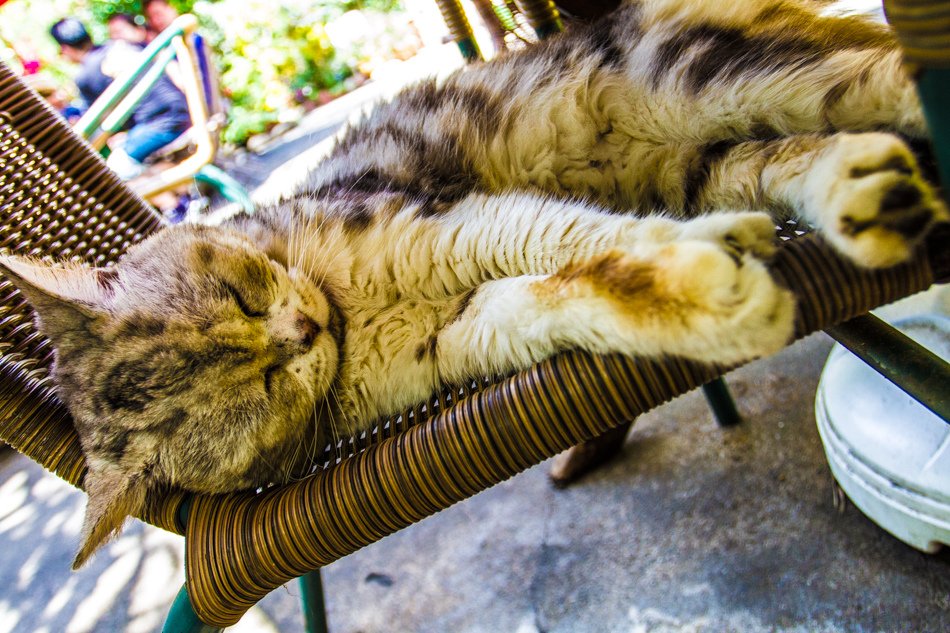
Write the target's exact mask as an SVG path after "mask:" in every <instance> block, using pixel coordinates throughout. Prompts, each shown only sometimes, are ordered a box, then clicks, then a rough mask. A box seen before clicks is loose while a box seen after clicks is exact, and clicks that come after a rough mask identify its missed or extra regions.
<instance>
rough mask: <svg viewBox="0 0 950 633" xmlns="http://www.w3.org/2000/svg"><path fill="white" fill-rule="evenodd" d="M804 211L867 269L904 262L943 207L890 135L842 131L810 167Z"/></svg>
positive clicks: (902, 146)
mask: <svg viewBox="0 0 950 633" xmlns="http://www.w3.org/2000/svg"><path fill="white" fill-rule="evenodd" d="M809 171H810V175H809V177H808V180H807V184H806V187H807V188H808V189H809V191H808V192H807V194H808V195H807V203H808V205H809V206H811V207H812V208H811V209H810V210H809V211H810V212H809V213H808V214H807V215H809V216H811V217H812V218H813V219H814V220H815V221H817V222H818V223H819V225H820V226H821V227H822V228H823V229H824V235H825V236H826V238H827V239H828V240H829V241H830V242H831V243H832V244H833V245H834V246H835V248H837V249H838V250H839V251H840V252H841V253H843V254H844V255H846V256H848V257H849V258H850V259H851V260H852V261H854V262H855V263H857V264H860V265H862V266H866V267H869V268H883V267H887V266H893V265H896V264H899V263H901V262H904V261H906V260H908V259H909V258H910V257H911V255H912V254H913V251H914V249H915V248H916V247H917V245H918V244H919V243H920V242H921V241H922V240H923V238H924V236H925V235H926V233H927V232H928V231H929V230H930V228H931V227H932V226H933V225H934V224H935V223H937V222H941V221H947V220H950V214H948V212H947V208H946V206H945V205H944V204H943V202H941V201H940V199H939V198H938V197H937V196H936V194H935V192H934V191H933V189H932V188H931V187H930V185H928V184H927V183H926V182H925V181H924V180H923V178H922V177H921V175H920V170H919V168H918V166H917V161H916V159H915V158H914V156H913V154H912V153H911V151H910V149H909V148H908V147H907V145H906V144H905V143H904V142H903V141H901V140H900V139H899V138H897V137H895V136H893V135H891V134H883V133H867V134H842V135H839V136H838V137H837V139H836V142H835V144H834V145H833V146H832V147H831V148H830V149H829V151H828V152H826V154H825V155H824V156H823V157H822V158H821V159H820V160H819V161H817V162H816V163H815V165H814V166H813V167H812V168H811V169H810V170H809Z"/></svg>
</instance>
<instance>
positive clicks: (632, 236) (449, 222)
mask: <svg viewBox="0 0 950 633" xmlns="http://www.w3.org/2000/svg"><path fill="white" fill-rule="evenodd" d="M380 235H382V236H383V237H384V238H385V239H380V238H377V237H376V236H375V234H374V233H371V232H370V233H367V234H366V236H365V238H364V239H366V244H365V245H361V246H360V247H359V248H358V249H357V250H359V251H361V252H367V253H374V255H375V260H374V261H377V262H378V261H384V262H388V263H387V264H385V265H382V266H375V267H374V269H375V270H376V271H377V272H379V273H386V274H388V275H391V276H389V277H387V278H386V279H382V280H379V283H381V284H382V285H384V286H385V287H389V288H395V289H398V290H399V291H400V293H401V294H403V295H405V296H418V295H419V294H422V295H423V296H425V297H430V298H436V297H445V296H451V295H454V294H458V293H460V292H465V291H467V290H470V289H472V288H475V287H476V286H478V285H479V284H481V283H483V282H485V281H489V280H492V279H500V278H505V277H517V276H520V275H537V274H550V273H555V272H558V271H560V270H563V269H565V268H567V267H572V266H577V265H579V264H581V263H583V262H585V261H587V260H589V259H590V258H592V257H595V256H597V255H599V254H601V253H604V252H605V251H609V250H620V251H623V252H625V253H627V254H629V255H631V256H635V257H639V258H641V259H644V260H646V259H649V258H650V257H652V256H653V255H654V254H655V252H656V248H657V246H658V245H660V244H669V243H672V242H675V241H678V240H684V239H691V240H701V241H705V242H707V243H710V244H712V245H714V246H715V247H716V248H718V249H720V250H721V251H722V252H724V253H727V254H729V255H731V256H732V257H734V258H736V259H738V258H740V257H742V256H743V255H744V254H749V255H751V256H754V257H758V258H760V259H766V258H768V257H770V256H771V255H772V254H773V252H774V250H775V224H774V222H773V221H772V220H771V218H770V217H769V216H768V215H767V214H765V213H756V212H732V213H730V212H723V213H717V214H711V215H706V216H702V217H698V218H693V219H692V220H689V221H683V220H677V219H673V218H672V217H665V216H663V215H649V216H645V217H637V216H635V215H632V214H618V213H609V212H606V211H604V210H603V209H602V208H599V207H597V206H595V205H591V204H586V203H580V202H574V201H569V200H558V199H554V198H550V197H544V196H536V195H531V194H502V195H484V194H479V195H473V196H470V197H468V198H466V199H465V200H463V201H461V202H459V203H457V204H456V205H454V206H453V207H452V208H451V209H449V210H447V211H446V212H445V213H444V214H443V215H441V216H439V217H432V218H426V219H420V218H418V217H417V216H416V215H415V213H414V212H413V211H412V209H411V208H408V209H406V210H405V211H404V213H403V214H401V215H399V216H397V217H394V218H393V219H392V220H391V221H390V223H389V224H387V225H386V232H385V233H384V234H380ZM393 235H396V236H398V237H397V238H396V239H393V238H392V236H393Z"/></svg>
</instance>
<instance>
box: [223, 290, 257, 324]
mask: <svg viewBox="0 0 950 633" xmlns="http://www.w3.org/2000/svg"><path fill="white" fill-rule="evenodd" d="M221 285H222V287H223V288H224V291H225V292H226V293H227V295H228V296H229V297H230V298H231V299H232V300H233V301H234V303H235V305H237V307H238V309H239V310H240V311H241V313H242V314H243V315H244V316H246V317H247V318H249V319H260V318H263V317H265V316H267V311H266V310H259V309H256V308H255V307H253V306H252V304H251V302H249V301H247V300H246V299H245V297H244V295H242V294H241V292H240V291H239V290H238V289H237V288H235V287H234V286H232V285H231V284H229V283H227V282H222V283H221Z"/></svg>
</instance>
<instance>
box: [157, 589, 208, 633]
mask: <svg viewBox="0 0 950 633" xmlns="http://www.w3.org/2000/svg"><path fill="white" fill-rule="evenodd" d="M221 630H223V629H219V628H217V627H213V626H208V625H207V624H205V623H204V622H202V621H201V620H199V619H198V614H196V613H195V608H194V607H193V606H192V605H191V598H190V597H189V596H188V585H182V587H181V590H180V591H179V592H178V595H177V596H175V602H173V603H172V608H171V610H170V611H169V612H168V618H167V619H166V620H165V626H164V627H162V633H214V632H215V631H221Z"/></svg>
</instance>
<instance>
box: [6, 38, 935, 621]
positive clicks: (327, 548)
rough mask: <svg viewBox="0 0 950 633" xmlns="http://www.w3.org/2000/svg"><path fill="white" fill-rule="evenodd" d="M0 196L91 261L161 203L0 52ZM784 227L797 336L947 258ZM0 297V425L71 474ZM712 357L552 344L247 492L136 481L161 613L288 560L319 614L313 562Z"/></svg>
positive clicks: (71, 448) (704, 369) (393, 527)
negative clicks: (153, 529)
mask: <svg viewBox="0 0 950 633" xmlns="http://www.w3.org/2000/svg"><path fill="white" fill-rule="evenodd" d="M917 59H918V60H924V61H926V60H925V59H924V57H923V56H921V57H918V58H917ZM944 61H950V56H948V57H946V58H945V60H944ZM948 65H950V64H948ZM928 72H929V71H928ZM937 85H938V86H939V85H941V84H940V82H937ZM944 85H945V84H944ZM946 148H947V149H950V143H948V144H947V145H946ZM945 164H950V163H945ZM0 214H2V223H0V249H4V250H7V251H9V252H14V253H21V254H30V255H40V256H47V255H48V256H51V257H55V258H77V259H81V260H83V261H87V262H90V263H94V264H97V265H104V264H105V263H107V262H111V261H114V260H115V259H117V258H118V257H119V256H120V255H121V254H122V252H123V251H124V250H125V249H126V248H127V247H128V246H129V245H130V244H132V243H134V242H136V241H137V240H139V239H141V238H142V237H144V236H145V235H147V234H149V233H151V232H152V231H155V230H158V229H159V228H160V227H161V218H160V217H159V216H158V215H157V214H156V213H155V212H154V211H152V210H151V209H150V208H149V207H148V206H147V205H145V204H144V203H143V202H142V201H141V200H140V199H139V198H137V197H136V196H135V195H134V194H133V193H132V192H131V191H130V190H128V189H127V188H126V187H125V186H124V185H123V184H122V183H121V182H120V181H119V180H118V179H117V178H115V177H114V176H113V175H112V174H111V173H110V172H108V171H107V170H106V169H105V167H104V164H103V162H102V161H101V160H100V158H99V157H98V155H97V154H96V153H95V152H93V151H91V149H90V148H89V147H88V146H87V145H86V144H85V143H84V142H83V141H82V140H81V139H80V138H79V137H78V136H77V135H75V134H74V133H73V131H72V130H71V129H70V128H69V127H68V126H67V125H66V124H65V123H64V122H62V121H61V120H60V119H59V118H58V116H57V115H56V114H55V113H54V112H53V111H52V110H51V109H50V108H49V107H48V106H46V104H45V103H44V102H43V101H42V100H41V99H40V98H39V97H38V96H36V95H35V94H34V93H32V92H31V91H30V90H28V89H27V88H26V87H25V86H24V85H23V84H22V83H21V82H20V81H19V80H18V79H17V78H16V77H15V76H14V74H13V73H12V72H11V70H10V69H9V68H7V67H5V66H2V65H0ZM785 232H786V233H787V236H788V237H791V238H792V239H789V240H788V241H787V242H786V243H785V244H784V246H783V248H781V249H780V252H779V254H778V256H777V257H776V260H775V263H774V268H773V270H774V274H775V276H776V277H777V279H778V280H779V281H780V282H781V283H784V284H786V285H787V286H788V287H789V288H791V289H792V290H793V291H794V292H795V294H796V295H797V297H798V299H799V310H798V317H797V329H796V332H797V335H798V336H803V335H805V334H807V333H810V332H813V331H816V330H819V329H823V328H828V327H831V326H834V325H835V324H839V323H841V322H843V321H846V320H848V319H852V318H853V317H855V316H857V315H861V314H863V313H865V312H867V310H869V309H871V308H873V307H875V306H878V305H881V304H884V303H887V302H890V301H892V300H895V299H898V298H900V297H904V296H907V295H910V294H912V293H915V292H918V291H920V290H923V289H925V288H927V287H929V286H930V285H931V284H933V283H934V282H935V281H937V280H940V279H946V278H947V277H948V276H950V257H948V250H950V249H948V248H947V246H948V239H947V232H945V231H943V232H938V234H935V235H933V236H932V239H931V243H930V244H929V246H928V248H925V249H922V250H921V252H920V253H919V256H918V257H917V258H916V259H915V260H914V261H912V262H911V263H908V264H906V265H902V266H899V267H896V268H893V269H888V270H882V271H867V270H861V269H858V268H856V267H855V266H852V265H851V264H850V263H848V262H846V261H843V260H842V259H841V258H840V257H838V256H837V255H836V254H835V253H834V252H832V251H831V250H830V249H829V248H827V247H826V246H825V245H824V244H823V243H822V242H821V241H820V240H819V239H816V238H815V237H813V236H807V235H806V236H798V235H797V233H798V232H797V231H795V230H792V229H789V230H787V231H785ZM0 302H2V303H0V331H2V343H0V354H2V356H0V438H2V439H3V440H4V441H5V442H7V443H9V444H10V445H11V446H13V447H14V448H16V449H17V450H18V451H20V452H22V453H24V454H26V455H28V456H29V457H31V458H32V459H34V460H35V461H37V462H38V463H40V464H41V465H42V466H43V467H45V468H46V469H48V470H50V471H52V472H54V473H56V474H57V475H59V476H60V477H62V478H64V479H66V480H67V481H69V482H71V483H72V484H73V485H76V486H81V485H82V480H83V475H84V473H85V465H84V460H83V455H82V453H81V451H80V447H79V442H78V438H77V435H76V433H75V431H74V430H73V427H72V424H71V421H70V418H69V415H68V413H67V412H66V410H65V408H64V407H63V405H62V404H61V403H60V402H59V401H58V400H57V398H56V396H55V394H54V393H53V390H52V386H51V384H50V382H49V378H48V372H47V368H48V366H49V362H50V360H51V349H50V345H49V343H48V342H47V341H46V340H44V339H43V338H42V337H41V336H40V335H39V334H37V332H36V331H35V330H34V327H33V323H32V316H31V312H30V310H29V309H28V308H27V307H26V305H25V304H24V303H23V301H22V300H21V298H20V296H19V294H18V293H17V292H16V291H15V290H14V289H13V287H12V286H11V285H10V284H9V283H8V282H7V281H5V280H2V281H0ZM846 329H847V328H846ZM902 345H903V343H902ZM908 345H909V344H908ZM901 349H902V350H903V349H911V347H909V346H908V347H902V348H901ZM936 367H937V369H934V370H932V371H938V372H939V371H943V372H944V373H943V374H942V376H943V378H940V377H937V378H936V380H938V381H939V380H946V376H947V373H946V372H947V367H946V365H945V364H943V365H936ZM727 369H728V368H725V367H718V366H708V365H702V364H698V363H693V362H685V361H682V360H678V359H659V360H657V359H634V358H626V357H621V356H591V355H588V354H584V353H565V354H562V355H559V356H557V357H555V358H553V359H550V360H548V361H545V362H543V363H540V364H538V365H536V366H534V367H532V368H530V369H528V370H525V371H523V372H520V373H518V374H516V375H513V376H510V377H505V378H501V379H494V380H487V379H486V380H485V381H482V382H478V383H476V384H469V385H462V386H459V387H458V388H453V389H447V390H445V391H443V392H442V393H438V394H433V396H432V397H431V399H430V400H429V401H428V402H424V403H420V404H419V405H418V406H417V407H415V408H414V409H412V410H409V411H406V412H404V413H403V414H402V415H399V416H394V417H393V418H391V419H388V420H384V421H382V422H381V423H380V424H379V426H378V427H377V428H376V429H375V430H374V431H373V432H372V433H369V434H366V435H363V436H360V437H356V438H352V439H351V440H350V441H349V443H347V444H346V445H345V446H344V447H343V453H344V456H343V457H342V458H341V459H339V460H330V461H331V462H332V463H330V464H329V465H328V467H327V468H326V469H324V470H322V471H320V472H318V473H316V474H314V475H312V476H311V477H309V478H307V479H305V480H302V481H300V482H297V483H294V484H290V485H287V486H283V487H279V488H274V489H270V490H267V491H265V492H263V493H259V494H256V493H253V492H247V493H239V494H231V495H223V496H203V495H197V496H191V495H187V494H185V493H183V492H181V491H177V490H169V491H166V492H165V493H164V494H156V495H153V496H152V497H151V498H150V499H149V504H148V507H147V510H146V511H145V512H144V513H143V515H142V516H141V518H142V519H143V520H145V521H147V522H149V523H152V524H154V525H156V526H159V527H162V528H164V529H166V530H170V531H172V532H176V533H179V534H182V535H184V536H185V537H186V562H185V565H186V577H187V581H186V589H183V590H182V592H181V593H180V594H179V598H178V599H177V600H176V602H175V604H174V605H173V608H172V614H171V616H170V619H169V622H170V623H171V624H170V625H169V628H168V630H188V629H189V627H190V628H191V630H208V629H207V627H206V626H205V624H202V623H201V622H203V623H206V625H208V626H210V627H223V626H228V625H231V624H233V623H235V622H236V621H237V620H238V619H239V618H240V617H241V616H242V614H243V613H244V612H245V611H246V610H247V609H248V608H249V607H250V606H252V605H253V604H255V603H256V602H257V601H258V600H259V599H260V598H261V597H263V596H264V595H265V594H267V593H268V592H270V591H271V590H272V589H274V588H276V587H278V586H280V585H281V584H283V583H285V582H287V581H288V580H290V579H292V578H295V577H298V576H304V578H306V582H305V587H310V589H311V591H308V592H307V594H306V595H307V596H308V597H309V598H310V599H311V600H315V601H316V602H313V601H312V602H310V604H309V607H310V613H309V615H310V616H311V617H313V618H314V619H313V620H312V623H313V626H314V628H320V626H321V622H320V617H321V615H320V613H321V605H320V604H319V599H320V591H319V573H318V572H314V570H319V568H320V567H321V566H323V565H326V564H328V563H330V562H332V561H334V560H337V559H338V558H340V557H342V556H346V555H347V554H349V553H351V552H353V551H355V550H357V549H359V548H361V547H363V546H365V545H367V544H369V543H372V542H374V541H377V540H379V539H380V538H382V537H383V536H385V535H387V534H390V533H392V532H395V531H397V530H399V529H401V528H404V527H406V526H408V525H410V524H412V523H414V522H416V521H419V520H421V519H422V518H424V517H426V516H429V515H432V514H434V513H435V512H438V511H439V510H441V509H443V508H446V507H448V506H450V505H452V504H454V503H455V502H457V501H460V500H462V499H464V498H467V497H469V496H471V495H474V494H475V493H477V492H479V491H481V490H484V489H485V488H487V487H489V486H492V485H494V484H496V483H498V482H500V481H503V480H505V479H507V478H509V477H511V476H512V475H514V474H516V473H518V472H521V471H522V470H524V469H526V468H528V467H530V466H532V465H534V464H537V463H539V462H541V461H542V460H544V459H546V458H548V457H550V456H552V455H555V454H557V453H559V452H560V451H563V450H564V449H566V448H568V447H571V446H572V445H575V444H577V443H578V442H582V441H584V440H588V439H590V438H593V437H595V436H598V435H600V434H602V433H604V432H605V431H608V430H609V429H611V428H615V427H617V426H618V425H621V424H624V423H626V422H628V421H630V420H633V419H634V418H636V417H637V416H638V415H639V414H640V413H642V412H643V411H646V410H648V409H650V408H652V407H654V406H656V405H658V404H660V403H662V402H665V401H667V400H669V399H671V398H673V397H675V396H677V395H679V394H682V393H685V392H686V391H689V390H691V389H693V388H695V387H697V386H699V385H702V384H705V383H707V382H709V381H710V380H712V379H714V378H716V377H717V376H720V375H721V374H723V373H724V372H725V371H726V370H727ZM928 371H931V370H928ZM924 378H927V377H926V376H924ZM925 382H926V381H925ZM936 384H937V385H938V386H939V384H940V383H939V382H937V383H936ZM945 384H946V383H944V385H945ZM928 388H929V389H930V390H931V391H936V389H934V388H933V385H931V386H930V387H928V385H926V384H924V385H923V387H922V388H921V390H922V391H923V392H926V391H927V389H928ZM924 395H926V393H925V394H924ZM938 400H939V399H938ZM943 403H944V404H943V406H944V407H946V400H945V399H944V400H943ZM937 406H938V407H939V403H938V405H937ZM944 416H945V417H947V414H946V411H944ZM196 618H198V619H200V621H201V622H199V621H198V619H196Z"/></svg>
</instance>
